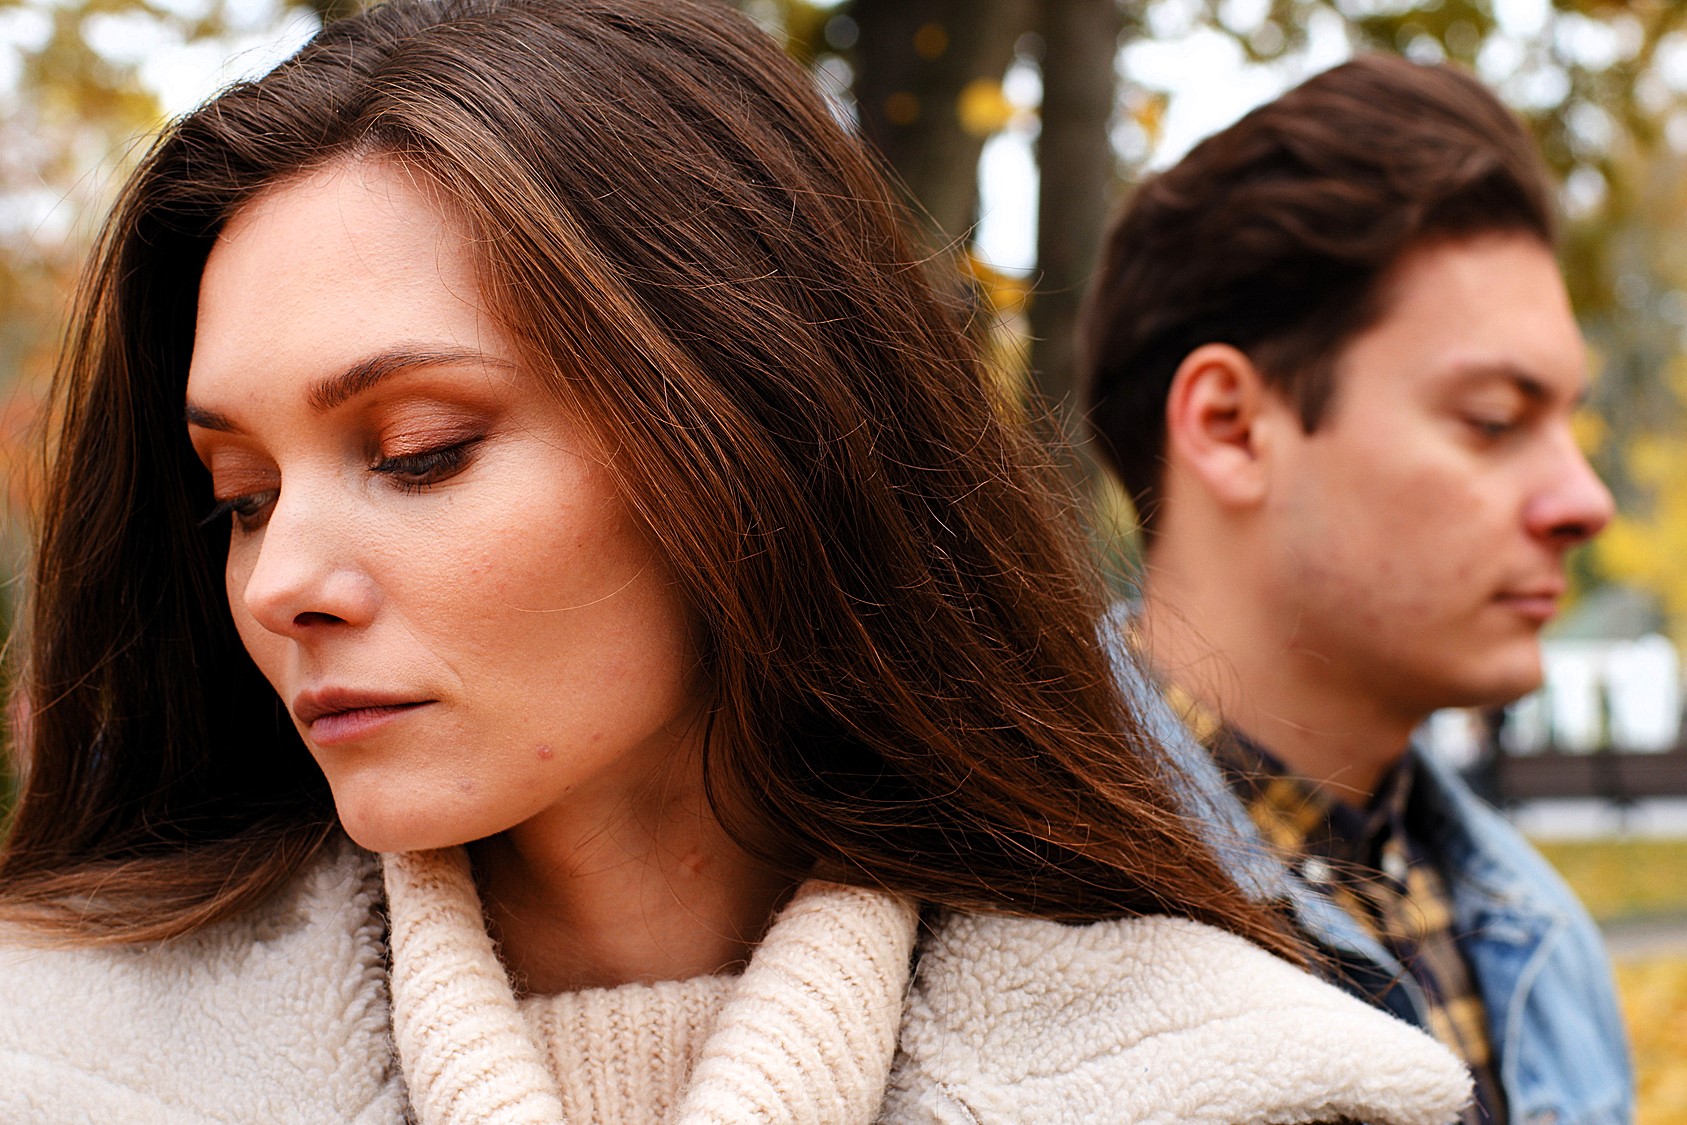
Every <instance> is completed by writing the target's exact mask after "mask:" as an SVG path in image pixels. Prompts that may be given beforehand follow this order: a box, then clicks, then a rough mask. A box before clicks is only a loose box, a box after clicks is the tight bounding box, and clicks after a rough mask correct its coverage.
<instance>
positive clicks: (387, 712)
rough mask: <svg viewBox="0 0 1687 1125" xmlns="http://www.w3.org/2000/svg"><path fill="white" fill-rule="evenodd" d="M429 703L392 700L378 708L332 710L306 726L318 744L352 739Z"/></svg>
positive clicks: (312, 738) (374, 730)
mask: <svg viewBox="0 0 1687 1125" xmlns="http://www.w3.org/2000/svg"><path fill="white" fill-rule="evenodd" d="M425 706H427V704H426V703H389V704H384V705H382V706H379V707H356V708H353V709H352V710H349V711H331V712H329V713H328V714H326V715H323V716H321V717H320V718H317V719H312V720H311V721H310V722H309V723H308V724H306V725H307V727H308V728H309V730H310V738H311V741H312V742H314V743H316V744H317V745H318V746H329V745H332V744H334V743H336V742H349V741H351V740H352V739H355V738H365V737H367V736H369V735H371V734H373V733H375V732H376V731H377V730H380V729H381V728H382V727H384V726H387V725H388V724H389V723H392V722H394V721H396V720H397V719H399V718H400V717H402V716H404V715H408V714H409V713H410V712H412V711H414V710H415V709H416V708H418V707H425Z"/></svg>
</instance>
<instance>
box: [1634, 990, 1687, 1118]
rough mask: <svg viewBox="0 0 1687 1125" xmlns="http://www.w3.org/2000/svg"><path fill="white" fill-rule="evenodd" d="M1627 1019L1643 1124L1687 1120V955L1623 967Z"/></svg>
mask: <svg viewBox="0 0 1687 1125" xmlns="http://www.w3.org/2000/svg"><path fill="white" fill-rule="evenodd" d="M1617 991H1618V993H1619V995H1620V996H1621V998H1622V1006H1623V1022H1624V1023H1626V1024H1627V1025H1628V1034H1629V1042H1630V1045H1631V1046H1632V1047H1633V1049H1634V1077H1635V1089H1636V1094H1637V1095H1638V1098H1639V1105H1638V1112H1637V1113H1636V1116H1635V1120H1636V1122H1637V1123H1638V1125H1683V1123H1687V1053H1684V1052H1683V1051H1682V1049H1681V1045H1682V1044H1683V1043H1687V959H1683V958H1678V957H1657V958H1651V959H1648V960H1643V961H1635V962H1632V963H1629V964H1620V965H1618V966H1617Z"/></svg>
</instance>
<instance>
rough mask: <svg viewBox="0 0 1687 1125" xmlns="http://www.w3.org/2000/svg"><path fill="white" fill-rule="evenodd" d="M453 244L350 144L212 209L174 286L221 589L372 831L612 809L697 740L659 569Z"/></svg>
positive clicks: (442, 227) (431, 841)
mask: <svg viewBox="0 0 1687 1125" xmlns="http://www.w3.org/2000/svg"><path fill="white" fill-rule="evenodd" d="M468 245H469V243H468V240H467V236H466V235H465V234H464V232H463V231H462V230H461V229H460V227H459V226H458V225H457V224H456V223H455V222H453V221H452V220H450V219H449V218H448V217H447V216H446V214H445V213H444V212H443V211H442V210H441V209H440V208H438V207H437V206H436V205H435V204H434V203H433V202H431V200H430V197H429V195H428V194H427V192H426V191H425V190H424V189H423V188H422V187H421V186H420V185H419V182H418V180H417V179H416V178H415V177H414V176H410V175H407V174H406V173H405V172H404V171H403V170H401V169H398V168H395V167H393V166H390V165H387V164H383V163H379V162H370V161H348V162H343V163H339V164H335V165H333V166H330V167H329V168H327V169H325V170H323V171H320V172H317V173H314V174H312V175H310V176H308V177H305V178H302V179H299V180H294V181H288V182H286V183H284V184H282V185H280V186H278V187H275V188H272V189H271V190H269V191H268V192H267V193H265V194H264V195H262V196H260V197H259V198H258V199H257V200H255V201H254V202H253V203H251V204H249V205H248V206H246V207H245V208H244V209H242V210H241V211H240V212H238V213H237V214H236V215H235V216H234V217H233V219H232V220H231V221H230V222H229V223H228V225H227V227H226V229H225V230H224V231H223V233H222V235H221V237H219V238H218V240H217V243H216V245H215V247H214V248H213V250H212V251H211V255H210V259H209V261H208V262H207V264H206V267H205V274H204V279H203V281H202V283H201V288H200V293H199V316H198V326H197V334H196V336H195V343H194V351H193V362H192V368H191V371H190V374H189V378H188V386H187V419H188V430H189V433H190V435H191V437H192V441H193V445H194V448H195V450H197V451H198V454H199V457H200V459H201V460H202V461H203V462H204V463H205V465H206V467H207V468H208V469H209V470H210V473H211V478H212V483H213V489H214V493H215V497H216V501H217V505H218V506H217V514H216V518H217V519H220V520H226V521H228V522H229V524H230V525H231V531H230V542H229V552H228V568H227V578H228V598H229V607H230V609H231V610H232V612H233V615H234V621H235V625H236V627H237V628H238V629H239V632H240V636H241V639H242V640H243V641H244V642H245V645H246V650H247V651H248V652H249V653H250V654H251V656H252V659H253V660H254V661H256V662H257V665H258V667H259V668H260V669H262V671H263V673H264V675H265V676H266V677H268V679H269V682H270V683H271V684H272V685H274V687H275V690H276V691H277V693H279V695H280V696H281V699H282V702H284V703H285V704H286V705H287V708H288V710H289V712H290V713H291V714H292V716H293V722H294V723H295V724H296V725H297V727H298V729H299V733H300V734H301V735H303V736H304V740H305V743H306V744H307V745H308V746H309V747H310V750H311V753H312V754H313V755H314V756H315V758H316V760H317V762H318V764H319V765H320V766H321V767H322V770H323V772H324V773H325V774H326V775H327V778H328V782H329V784H330V786H331V787H332V789H333V792H334V801H335V804H336V805H337V807H338V809H339V813H340V818H341V820H342V822H343V823H344V825H345V827H346V830H347V831H348V832H349V833H350V835H351V836H352V838H353V839H355V840H356V841H358V843H360V844H362V845H364V846H365V847H369V848H372V849H376V850H380V851H397V850H411V849H418V848H430V847H441V846H445V845H450V844H458V843H464V842H467V841H470V840H474V839H479V838H482V837H485V836H489V835H492V834H495V833H498V832H501V831H504V830H506V829H509V828H512V827H514V826H516V825H518V824H521V823H523V822H524V821H528V820H529V819H530V818H534V817H536V816H539V815H540V814H542V813H551V812H557V811H562V810H567V811H568V812H569V813H570V814H573V813H578V814H580V815H583V816H588V817H589V816H592V815H595V814H596V813H597V812H601V813H603V814H605V815H613V813H614V810H615V809H616V808H617V807H618V806H619V805H621V804H622V803H623V802H625V801H626V800H628V799H629V798H630V797H632V796H633V795H635V794H637V793H639V792H641V791H646V790H647V787H649V786H651V785H653V784H659V783H660V782H661V780H662V778H663V777H664V775H665V774H666V772H667V767H668V766H669V765H671V764H673V763H676V762H680V761H690V760H692V758H693V756H692V755H690V754H689V753H688V751H690V750H692V749H694V747H695V744H696V742H697V741H698V739H699V737H700V729H701V724H700V722H699V719H698V716H699V712H700V710H701V697H702V694H703V693H702V689H701V685H700V683H699V675H698V672H697V670H696V667H695V661H694V659H693V657H692V654H691V648H692V646H691V645H690V643H689V629H688V625H689V618H688V615H687V613H686V611H685V609H684V607H683V606H682V604H681V602H680V600H679V599H678V598H677V597H676V594H675V591H674V588H673V585H672V581H671V578H670V575H669V573H668V572H667V570H666V569H665V567H664V566H663V564H662V562H661V560H660V559H659V558H658V557H657V555H656V553H655V551H654V549H653V547H652V545H651V543H650V541H649V539H648V538H647V536H646V535H645V534H644V532H643V531H642V529H641V528H640V526H639V525H638V524H636V523H635V521H634V520H633V518H632V517H631V515H630V513H629V512H628V510H627V508H626V506H625V505H624V504H623V503H622V501H621V498H620V496H619V495H618V492H617V489H616V487H615V486H614V484H613V482H612V478H611V475H610V473H609V471H608V469H607V467H606V465H605V459H604V456H603V453H602V451H601V450H600V449H599V448H598V447H597V445H596V444H595V443H594V441H593V440H592V439H591V437H589V436H588V434H587V432H586V431H585V429H584V428H583V427H581V426H579V425H577V424H576V423H575V422H574V420H573V419H571V418H570V417H569V416H568V415H567V414H566V413H565V412H564V411H563V409H562V408H561V407H560V406H559V404H558V403H557V401H556V399H555V398H554V397H553V396H552V395H551V394H549V393H547V392H546V391H545V390H544V389H543V388H542V387H541V386H540V384H539V382H538V380H536V379H535V378H533V377H531V376H530V375H529V374H528V373H526V372H524V371H523V370H522V369H521V367H520V364H519V363H518V362H517V358H516V356H517V349H516V348H515V346H514V345H513V343H512V341H511V340H510V339H509V338H508V337H507V336H506V335H505V334H504V333H503V332H502V330H501V329H500V328H499V327H498V325H497V324H495V323H494V321H493V319H492V318H491V317H490V316H489V315H488V314H487V311H486V310H485V308H484V307H483V301H482V299H481V293H480V290H479V286H478V285H477V283H476V279H475V274H474V266H473V263H472V261H471V259H470V257H469V253H468ZM230 752H238V748H234V747H231V748H230Z"/></svg>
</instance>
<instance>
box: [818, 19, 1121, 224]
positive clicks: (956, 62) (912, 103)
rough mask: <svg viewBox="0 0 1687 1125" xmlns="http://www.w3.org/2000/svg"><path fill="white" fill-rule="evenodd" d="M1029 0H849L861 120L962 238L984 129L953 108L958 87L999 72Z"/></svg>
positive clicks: (973, 203)
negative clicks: (973, 128)
mask: <svg viewBox="0 0 1687 1125" xmlns="http://www.w3.org/2000/svg"><path fill="white" fill-rule="evenodd" d="M1109 2H1110V0H1109ZM1034 3H1035V0H855V3H854V4H853V6H852V7H851V8H850V14H851V15H852V16H853V17H854V19H855V21H856V24H857V26H859V28H860V29H861V38H860V40H859V42H858V44H857V47H856V75H857V76H856V81H855V97H856V102H857V104H858V106H859V108H860V114H861V125H862V129H863V131H864V132H865V133H866V134H867V136H868V138H869V139H871V140H872V141H873V142H874V143H875V144H877V145H878V146H879V148H880V149H881V150H882V151H883V152H884V154H885V156H886V158H887V159H889V161H890V164H891V167H893V168H895V169H896V172H897V174H898V175H899V176H900V177H901V178H902V181H903V183H904V184H905V185H906V186H907V188H908V191H909V193H910V194H911V195H912V196H913V198H914V200H915V201H916V202H917V204H918V205H919V207H920V208H922V209H923V210H924V212H925V214H926V215H927V216H929V218H930V220H931V224H932V226H933V228H934V229H933V230H932V231H930V232H928V233H930V234H932V235H934V236H935V237H936V238H938V239H939V240H942V241H944V242H959V244H960V245H962V246H964V245H965V244H966V239H967V235H968V233H969V232H970V231H971V229H972V225H973V221H974V218H975V214H974V212H975V211H976V209H977V206H978V158H979V155H980V154H981V153H982V151H983V148H984V140H985V137H984V136H983V135H982V134H981V133H972V132H968V131H967V129H966V128H965V127H964V126H963V124H962V122H961V117H960V114H959V112H958V110H959V103H960V98H961V94H962V91H964V90H965V89H966V88H967V86H968V84H969V83H971V82H974V81H976V80H979V79H984V80H987V81H991V82H1000V81H1001V79H1002V76H1003V74H1004V73H1006V71H1007V67H1008V64H1009V63H1010V62H1012V61H1013V46H1014V42H1015V41H1016V40H1017V39H1018V38H1019V36H1020V35H1021V34H1023V33H1024V32H1026V31H1028V30H1030V28H1031V24H1032V19H1033V17H1034V15H1035V8H1034Z"/></svg>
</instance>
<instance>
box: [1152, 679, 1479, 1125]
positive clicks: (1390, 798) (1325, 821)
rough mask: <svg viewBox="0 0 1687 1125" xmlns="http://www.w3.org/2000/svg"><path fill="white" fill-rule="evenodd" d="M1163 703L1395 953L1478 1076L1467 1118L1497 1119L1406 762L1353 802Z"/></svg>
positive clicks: (1275, 840)
mask: <svg viewBox="0 0 1687 1125" xmlns="http://www.w3.org/2000/svg"><path fill="white" fill-rule="evenodd" d="M1167 701H1168V702H1169V703H1170V704H1171V705H1172V706H1173V707H1174V708H1176V709H1177V711H1178V712H1179V714H1181V715H1183V716H1184V718H1185V721H1186V723H1187V724H1188V726H1189V728H1190V730H1191V731H1192V732H1193V733H1194V734H1195V736H1196V737H1197V738H1198V739H1199V740H1200V742H1201V743H1202V745H1204V746H1206V747H1207V749H1208V750H1209V751H1210V752H1211V753H1212V755H1213V757H1214V759H1215V760H1216V761H1217V762H1218V764H1219V766H1220V768H1221V769H1222V770H1223V771H1224V774H1225V778H1226V780H1227V781H1228V782H1229V784H1230V787H1231V791H1232V792H1233V793H1235V794H1236V796H1237V797H1238V798H1239V799H1240V800H1241V801H1242V803H1243V805H1244V806H1245V807H1246V808H1247V810H1248V815H1249V816H1250V817H1251V818H1252V820H1253V822H1254V824H1255V826H1256V827H1257V828H1258V829H1259V831H1260V833H1261V835H1262V836H1263V837H1264V838H1265V839H1266V841H1268V842H1269V843H1270V844H1271V845H1272V846H1273V847H1274V848H1275V849H1277V851H1278V852H1279V854H1281V855H1282V856H1284V858H1285V859H1287V860H1288V861H1289V862H1290V863H1292V864H1293V865H1294V866H1295V867H1296V869H1297V870H1298V871H1299V872H1300V873H1301V875H1302V877H1303V878H1305V879H1306V880H1307V881H1308V882H1309V883H1311V884H1313V885H1314V886H1315V887H1316V888H1317V889H1318V890H1320V891H1322V892H1323V893H1324V894H1326V895H1327V896H1328V897H1329V898H1330V899H1331V900H1332V901H1333V902H1335V903H1336V905H1338V906H1339V907H1341V909H1342V910H1343V911H1344V912H1346V913H1347V914H1348V915H1349V916H1351V917H1352V918H1353V919H1354V920H1355V921H1357V922H1359V924H1360V925H1362V926H1363V927H1365V929H1366V930H1367V931H1368V932H1369V933H1370V934H1371V935H1372V936H1373V937H1375V938H1376V940H1377V941H1378V942H1379V943H1380V944H1381V945H1382V946H1383V947H1384V948H1386V949H1387V950H1388V951H1389V952H1390V953H1392V954H1393V955H1394V956H1395V957H1396V958H1398V959H1399V961H1400V964H1401V965H1403V966H1404V967H1405V970H1406V972H1407V973H1408V974H1409V975H1410V976H1411V977H1412V979H1413V980H1414V981H1415V982H1416V983H1417V984H1418V985H1419V987H1420V988H1421V989H1422V991H1423V995H1424V998H1425V1000H1426V1001H1427V1003H1428V1013H1427V1015H1428V1020H1429V1028H1428V1030H1429V1031H1430V1033H1431V1034H1433V1035H1434V1036H1435V1038H1436V1039H1437V1040H1439V1041H1440V1042H1441V1043H1443V1044H1445V1045H1446V1046H1447V1047H1448V1048H1449V1049H1450V1050H1452V1051H1453V1052H1454V1053H1455V1054H1457V1055H1458V1056H1459V1057H1460V1058H1461V1059H1463V1060H1464V1062H1465V1063H1466V1065H1468V1066H1469V1067H1470V1072H1471V1074H1472V1076H1473V1077H1474V1078H1475V1082H1476V1099H1475V1102H1474V1103H1473V1104H1472V1105H1471V1106H1470V1107H1469V1108H1468V1109H1467V1110H1466V1111H1465V1117H1464V1120H1465V1122H1466V1123H1467V1125H1488V1123H1491V1122H1496V1121H1504V1120H1506V1113H1505V1093H1504V1090H1503V1088H1502V1087H1501V1085H1500V1083H1499V1076H1498V1074H1497V1073H1496V1070H1495V1066H1494V1058H1493V1044H1492V1041H1491V1039H1490V1038H1489V1034H1488V1016H1487V1011H1486V1008H1485V1006H1484V1005H1483V1003H1482V997H1481V994H1480V993H1479V992H1478V991H1477V988H1476V982H1475V981H1474V980H1473V979H1472V978H1471V975H1470V966H1469V964H1468V962H1467V961H1466V960H1465V957H1464V954H1463V953H1462V952H1461V951H1460V949H1459V945H1458V938H1459V935H1458V932H1457V929H1456V926H1455V923H1454V919H1453V913H1452V897H1451V895H1450V894H1449V893H1448V889H1447V882H1446V878H1445V876H1444V875H1443V874H1442V872H1441V870H1440V868H1439V866H1438V865H1437V864H1436V862H1435V861H1434V856H1433V853H1432V851H1431V850H1430V849H1429V848H1428V846H1427V840H1426V838H1425V837H1426V836H1427V835H1428V833H1425V832H1423V831H1419V830H1418V829H1421V828H1422V825H1421V824H1420V823H1419V822H1420V820H1421V818H1418V817H1414V803H1413V801H1412V781H1413V777H1412V773H1413V770H1412V766H1411V759H1410V758H1407V759H1405V761H1404V762H1403V763H1402V765H1401V768H1400V769H1398V770H1396V771H1395V772H1394V773H1393V774H1392V775H1390V777H1389V778H1388V780H1387V781H1386V782H1385V783H1384V785H1383V787H1382V788H1381V789H1380V790H1379V791H1378V792H1377V794H1376V795H1375V797H1374V798H1373V799H1372V801H1371V802H1370V804H1369V805H1368V806H1367V807H1366V808H1364V809H1359V808H1356V807H1354V806H1352V805H1349V804H1347V803H1345V802H1343V801H1340V800H1338V799H1336V798H1335V797H1334V796H1332V795H1331V794H1329V793H1328V792H1327V791H1324V790H1321V789H1319V788H1318V787H1317V786H1315V785H1314V784H1313V783H1312V782H1310V781H1308V780H1306V779H1304V778H1299V777H1296V776H1294V775H1293V774H1290V773H1289V772H1288V771H1287V770H1286V769H1285V768H1284V767H1283V765H1282V763H1280V762H1278V761H1277V760H1276V759H1275V758H1273V757H1272V756H1271V755H1270V754H1269V753H1268V752H1267V751H1265V750H1264V749H1263V748H1262V747H1259V746H1257V745H1256V744H1254V743H1253V742H1251V741H1250V740H1249V739H1247V738H1246V737H1245V736H1243V735H1241V734H1239V733H1238V732H1236V731H1232V730H1229V729H1227V728H1226V727H1225V726H1224V725H1223V724H1222V723H1221V722H1219V721H1218V720H1217V719H1216V718H1215V717H1214V716H1213V715H1212V713H1211V712H1210V711H1207V710H1206V709H1205V708H1203V707H1201V706H1200V705H1199V704H1197V703H1195V701H1194V700H1192V699H1190V698H1188V697H1187V696H1186V695H1184V694H1183V693H1181V692H1179V691H1177V690H1176V689H1170V690H1168V691H1167Z"/></svg>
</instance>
